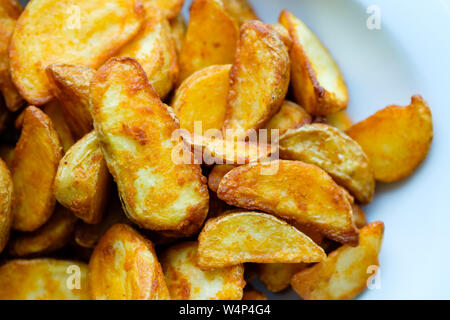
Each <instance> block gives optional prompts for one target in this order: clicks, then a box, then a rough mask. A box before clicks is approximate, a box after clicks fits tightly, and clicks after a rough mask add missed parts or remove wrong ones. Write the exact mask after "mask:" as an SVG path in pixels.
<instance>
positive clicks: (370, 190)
mask: <svg viewBox="0 0 450 320" xmlns="http://www.w3.org/2000/svg"><path fill="white" fill-rule="evenodd" d="M280 157H281V158H282V159H288V160H299V161H303V162H307V163H311V164H314V165H316V166H318V167H320V168H322V169H323V170H325V171H326V172H327V173H328V174H329V175H331V176H332V177H333V178H334V179H335V180H336V182H337V183H339V184H340V185H342V186H344V187H345V188H346V189H348V190H349V191H350V192H351V194H352V195H354V196H355V197H356V199H357V200H358V201H359V202H360V203H363V204H365V203H369V202H371V201H372V199H373V195H374V193H375V179H374V176H373V171H372V168H371V166H370V164H369V159H368V157H367V156H366V154H365V153H364V151H363V150H362V148H361V147H360V146H359V144H358V143H357V142H355V141H354V140H353V139H351V138H350V137H349V136H347V135H346V134H345V133H343V132H342V131H340V130H339V129H336V128H334V127H331V126H328V125H325V124H320V123H315V124H309V125H304V126H302V127H300V128H298V129H294V130H289V131H287V132H286V133H285V134H284V135H283V136H282V137H281V138H280Z"/></svg>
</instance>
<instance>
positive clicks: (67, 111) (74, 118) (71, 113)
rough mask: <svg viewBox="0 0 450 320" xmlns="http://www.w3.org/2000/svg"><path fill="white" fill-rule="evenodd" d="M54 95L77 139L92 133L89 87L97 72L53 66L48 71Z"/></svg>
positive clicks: (59, 65)
mask: <svg viewBox="0 0 450 320" xmlns="http://www.w3.org/2000/svg"><path fill="white" fill-rule="evenodd" d="M46 72H47V75H48V78H49V81H50V85H51V88H52V93H53V94H54V95H55V97H56V99H57V100H58V101H59V104H60V107H61V109H62V111H63V113H64V115H65V119H66V122H67V125H68V126H69V128H70V130H71V131H72V133H73V135H74V137H75V138H76V139H80V138H81V137H83V136H84V135H86V134H88V133H89V132H90V131H92V128H93V127H92V117H91V113H90V111H89V87H90V84H91V80H92V78H93V77H94V74H95V70H94V69H91V68H89V67H86V66H81V65H70V64H51V65H49V66H48V67H47V69H46Z"/></svg>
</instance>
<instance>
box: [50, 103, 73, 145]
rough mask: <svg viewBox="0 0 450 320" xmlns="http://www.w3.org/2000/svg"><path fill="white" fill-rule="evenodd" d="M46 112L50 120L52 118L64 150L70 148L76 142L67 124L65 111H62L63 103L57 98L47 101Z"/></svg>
mask: <svg viewBox="0 0 450 320" xmlns="http://www.w3.org/2000/svg"><path fill="white" fill-rule="evenodd" d="M43 110H44V112H45V114H46V115H48V117H49V118H50V120H52V123H53V127H54V128H55V130H56V132H57V133H58V137H59V141H60V142H61V146H62V148H63V151H64V152H67V150H69V149H70V147H71V146H72V145H73V144H74V143H75V140H74V138H73V135H72V132H71V131H70V129H69V126H68V125H67V122H66V120H65V116H64V113H63V111H62V108H61V105H60V104H59V103H58V101H57V100H53V101H51V102H49V103H47V104H46V105H45V106H44V108H43Z"/></svg>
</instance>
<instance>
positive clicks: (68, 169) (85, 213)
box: [54, 131, 111, 224]
mask: <svg viewBox="0 0 450 320" xmlns="http://www.w3.org/2000/svg"><path fill="white" fill-rule="evenodd" d="M110 185H111V176H110V175H109V172H108V168H107V166H106V162H105V159H104V158H103V154H102V151H101V150H100V147H99V145H98V140H97V135H96V134H95V131H92V132H91V133H88V134H87V135H86V136H84V137H83V138H82V139H80V140H79V141H78V142H77V143H76V144H75V145H74V146H73V147H72V148H70V150H69V151H68V152H67V153H66V154H65V155H64V157H63V158H62V159H61V161H60V163H59V167H58V171H57V173H56V177H55V187H54V193H55V197H56V200H58V202H59V203H61V204H62V205H63V206H65V207H66V208H68V209H70V210H71V211H72V212H73V213H74V214H75V216H77V217H78V218H80V219H82V220H83V221H84V222H86V223H93V224H95V223H99V222H100V221H101V219H102V216H103V212H104V211H105V209H106V203H107V201H108V196H109V189H110Z"/></svg>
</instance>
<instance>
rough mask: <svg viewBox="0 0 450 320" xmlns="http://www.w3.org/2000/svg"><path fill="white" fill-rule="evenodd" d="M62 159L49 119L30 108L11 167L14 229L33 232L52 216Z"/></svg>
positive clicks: (59, 145) (56, 137) (56, 135)
mask: <svg viewBox="0 0 450 320" xmlns="http://www.w3.org/2000/svg"><path fill="white" fill-rule="evenodd" d="M61 156H62V148H61V144H60V142H59V138H58V133H57V132H56V131H55V129H54V127H53V124H52V121H51V120H50V118H49V117H48V116H47V115H46V114H45V113H44V112H42V111H41V110H40V109H38V108H36V107H33V106H30V107H28V108H27V109H26V111H25V115H24V119H23V126H22V134H21V136H20V139H19V141H18V142H17V145H16V148H15V149H14V159H13V162H12V165H11V172H12V177H13V183H14V206H13V215H14V222H13V228H14V229H16V230H19V231H34V230H36V229H38V228H39V227H41V226H42V225H43V224H44V223H45V222H46V221H47V220H48V219H49V218H50V216H51V215H52V213H53V208H54V206H55V197H54V195H53V181H54V179H55V175H56V170H57V169H58V164H59V160H61Z"/></svg>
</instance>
